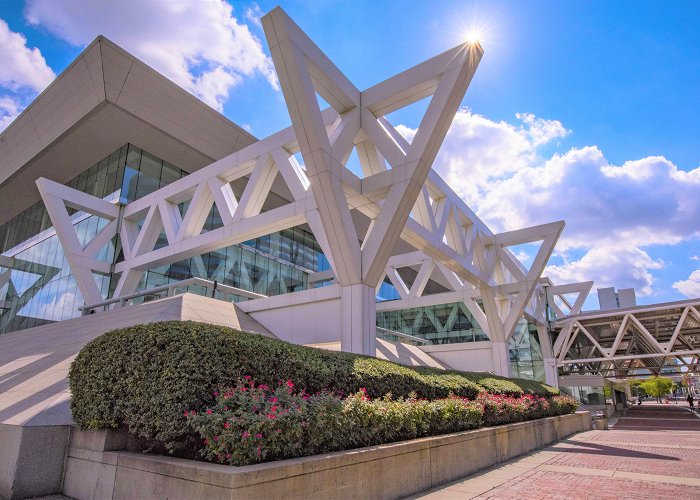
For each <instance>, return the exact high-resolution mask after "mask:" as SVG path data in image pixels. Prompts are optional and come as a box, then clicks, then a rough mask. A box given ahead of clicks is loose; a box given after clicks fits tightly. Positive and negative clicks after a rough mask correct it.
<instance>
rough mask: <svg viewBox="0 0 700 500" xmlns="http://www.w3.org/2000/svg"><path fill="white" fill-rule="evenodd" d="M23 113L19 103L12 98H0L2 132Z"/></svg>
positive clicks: (0, 127)
mask: <svg viewBox="0 0 700 500" xmlns="http://www.w3.org/2000/svg"><path fill="white" fill-rule="evenodd" d="M21 111H22V108H21V106H20V105H19V103H18V102H17V101H16V100H14V99H13V98H11V97H10V96H0V132H2V131H3V130H5V129H6V128H7V126H8V125H9V124H10V123H12V121H13V120H14V119H15V118H17V115H19V114H20V112H21Z"/></svg>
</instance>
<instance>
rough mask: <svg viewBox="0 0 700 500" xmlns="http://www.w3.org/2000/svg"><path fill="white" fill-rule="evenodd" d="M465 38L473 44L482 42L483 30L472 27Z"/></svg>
mask: <svg viewBox="0 0 700 500" xmlns="http://www.w3.org/2000/svg"><path fill="white" fill-rule="evenodd" d="M464 38H465V41H466V42H467V43H468V44H471V45H473V44H476V43H479V42H481V40H482V38H483V35H482V33H481V31H479V30H477V29H470V30H469V31H467V32H466V34H465V36H464Z"/></svg>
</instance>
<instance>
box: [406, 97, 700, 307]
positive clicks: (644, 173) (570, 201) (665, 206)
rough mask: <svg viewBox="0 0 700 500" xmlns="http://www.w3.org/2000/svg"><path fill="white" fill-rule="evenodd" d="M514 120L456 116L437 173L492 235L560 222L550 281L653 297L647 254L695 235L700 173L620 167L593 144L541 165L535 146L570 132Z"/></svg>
mask: <svg viewBox="0 0 700 500" xmlns="http://www.w3.org/2000/svg"><path fill="white" fill-rule="evenodd" d="M516 118H517V119H519V120H520V124H518V125H512V124H509V123H506V122H503V121H500V122H495V121H492V120H489V119H487V118H485V117H483V116H480V115H477V114H474V113H472V112H470V111H469V110H467V109H462V110H460V111H459V112H458V113H457V115H456V116H455V120H454V122H453V124H452V127H451V128H450V131H449V133H448V135H447V137H446V139H445V142H444V144H443V147H442V149H441V151H440V153H439V155H438V158H437V160H436V162H435V168H436V170H438V172H440V174H441V175H442V176H443V177H444V178H445V179H446V181H447V182H448V183H449V184H450V186H452V188H453V189H455V191H457V192H458V193H459V194H460V195H461V196H462V197H463V198H464V199H465V200H466V201H467V203H468V204H469V205H470V206H471V207H472V208H473V209H474V210H476V212H477V213H478V214H479V216H480V217H481V218H483V219H484V220H485V221H486V222H487V223H488V224H489V225H490V226H491V227H492V228H493V229H494V230H495V231H496V232H500V231H504V230H511V229H517V228H521V227H527V226H531V225H536V224H541V223H545V222H551V221H553V220H559V219H564V220H565V221H566V228H565V230H564V234H563V236H562V238H561V239H560V241H559V243H558V245H557V252H558V255H559V256H560V257H561V258H562V259H563V260H564V263H563V264H560V265H553V266H550V267H549V268H548V269H547V271H546V273H547V274H548V275H549V276H551V277H552V278H553V279H555V281H557V282H566V281H575V280H576V281H578V280H591V279H593V280H594V281H596V285H597V286H617V287H620V288H622V287H635V288H636V289H637V291H638V294H639V295H640V296H643V295H649V294H652V293H653V292H654V291H655V290H654V288H653V283H654V276H653V273H652V271H654V270H658V269H660V268H661V267H663V265H664V264H663V262H662V261H660V260H655V259H653V258H651V257H650V256H649V254H647V253H646V251H644V249H643V248H644V247H645V246H648V245H668V244H676V243H679V242H681V241H684V240H687V239H689V238H692V237H694V236H698V235H700V226H698V222H697V221H698V220H700V197H699V196H697V193H699V192H700V168H697V169H695V170H692V171H689V172H685V171H682V170H679V169H678V168H677V167H676V166H675V165H673V163H671V162H670V161H669V160H667V159H665V158H663V157H656V156H655V157H646V158H642V159H639V160H633V161H628V162H625V163H624V164H623V165H621V166H616V165H612V164H610V162H609V161H608V160H607V159H606V158H605V156H604V154H603V152H602V151H600V149H598V147H596V146H589V147H583V148H578V149H577V148H572V149H570V150H568V151H566V152H564V153H562V154H555V155H553V156H551V157H549V158H543V157H541V153H540V149H541V147H542V146H543V145H547V144H551V143H553V142H555V141H557V140H559V139H561V138H563V137H564V136H566V135H567V134H568V133H569V131H568V130H567V129H566V128H565V127H564V126H563V125H562V124H561V123H560V122H559V121H556V120H545V119H542V118H539V117H536V116H534V115H532V114H530V113H522V114H518V115H516ZM405 132H406V130H404V131H403V133H405ZM408 132H414V131H412V130H410V129H408ZM574 255H576V256H577V257H576V258H573V257H572V256H574Z"/></svg>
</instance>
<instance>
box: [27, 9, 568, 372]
mask: <svg viewBox="0 0 700 500" xmlns="http://www.w3.org/2000/svg"><path fill="white" fill-rule="evenodd" d="M263 26H264V29H265V35H266V37H267V40H268V44H269V46H270V51H271V54H272V59H273V61H274V63H275V67H276V69H277V72H278V76H279V80H280V85H281V88H282V91H283V94H284V98H285V101H286V103H287V107H288V109H289V113H290V116H291V119H292V126H291V127H290V128H287V129H284V130H282V131H280V132H278V133H276V134H273V135H271V136H269V137H267V138H265V139H262V140H260V141H258V142H257V143H254V144H252V145H250V146H248V147H246V148H243V149H241V150H239V151H237V152H235V153H233V154H231V155H229V156H227V157H225V158H223V159H221V160H219V161H216V162H214V163H212V164H211V165H209V166H207V167H204V168H202V169H201V170H198V171H196V172H194V173H192V174H190V175H188V176H186V177H185V178H183V179H180V180H178V181H175V182H173V183H172V184H170V185H168V186H165V187H163V188H161V189H159V190H158V191H156V192H154V193H152V194H150V195H147V196H145V197H143V198H141V199H138V200H136V201H134V202H133V203H130V204H129V205H127V206H126V207H124V208H123V209H122V213H121V214H120V209H119V208H118V207H117V206H116V205H114V204H113V203H110V202H108V201H105V200H101V199H98V198H94V197H92V196H89V195H87V194H84V193H81V192H78V191H76V190H73V189H70V188H68V187H65V186H62V185H59V184H57V183H55V182H52V181H50V180H47V179H43V178H42V179H39V180H38V181H37V185H38V187H39V190H40V192H41V196H42V199H43V200H44V203H45V205H46V208H47V210H48V212H49V215H50V217H51V220H52V222H53V224H54V227H55V228H56V232H57V234H58V236H59V239H60V241H61V244H62V245H63V248H64V251H65V253H66V256H67V258H68V262H69V263H70V266H71V268H72V270H73V273H74V275H75V277H76V280H77V282H78V286H79V287H80V290H81V292H82V294H83V297H84V298H85V301H86V302H87V303H95V302H100V301H101V300H103V297H102V296H101V295H100V291H99V290H98V288H97V286H96V284H95V281H94V279H93V276H92V273H93V272H98V273H99V272H108V271H109V269H108V268H109V265H108V264H105V263H104V262H99V261H97V260H95V255H97V253H98V251H99V250H100V248H102V247H103V246H104V245H105V244H107V243H108V242H109V241H110V240H111V239H112V238H113V237H114V236H115V235H117V234H118V235H119V237H120V238H121V243H122V247H123V249H124V257H125V258H124V261H123V262H119V263H118V264H116V267H115V269H114V271H116V272H117V273H121V275H120V279H119V282H118V284H117V287H116V290H115V292H114V295H115V296H121V295H125V294H128V293H131V292H133V291H134V290H135V289H136V287H137V286H138V283H139V280H140V278H141V275H142V273H143V272H144V271H146V270H148V269H150V268H154V267H156V266H160V265H163V264H168V263H173V262H176V261H179V260H181V259H185V258H189V257H194V256H198V255H201V254H202V253H205V252H209V251H214V250H217V249H220V248H223V247H227V246H230V245H233V244H237V243H241V242H243V241H246V240H250V239H253V238H256V237H260V236H264V235H266V234H270V233H273V232H277V231H280V230H283V229H286V228H291V227H294V226H299V225H301V224H305V223H306V224H308V225H309V227H310V229H311V231H312V232H313V234H314V236H315V237H316V239H317V240H318V242H319V244H320V246H321V248H322V249H323V252H324V254H325V255H326V256H327V257H328V259H329V261H330V264H331V267H332V270H333V274H334V282H335V284H334V285H331V287H335V288H334V290H335V292H333V291H332V290H327V291H324V293H325V294H332V293H337V295H338V296H339V297H340V299H341V302H342V304H343V306H342V311H343V319H342V324H343V326H342V328H343V331H342V334H341V341H342V347H343V349H344V350H348V351H354V352H364V353H374V337H375V310H376V309H375V308H376V307H377V306H376V304H375V289H376V288H377V287H378V286H379V285H380V284H381V283H382V281H383V280H384V278H385V276H388V278H389V279H390V280H391V282H392V283H393V284H394V285H395V287H396V289H397V290H398V292H399V294H400V295H401V300H398V301H393V302H392V303H390V304H389V303H383V304H380V305H379V306H378V307H379V308H380V309H387V308H404V307H413V306H417V305H427V304H429V303H446V302H454V301H457V300H459V301H463V302H464V303H465V305H466V306H467V307H468V309H469V311H470V312H472V314H473V315H474V316H475V317H476V319H477V320H478V321H479V323H480V324H481V325H482V326H483V327H484V329H485V331H486V332H487V334H488V335H489V337H490V338H491V339H492V341H494V342H506V341H507V340H508V338H509V335H511V333H512V331H513V328H514V326H515V324H516V323H517V321H518V319H519V318H520V317H521V316H522V315H523V312H524V311H525V309H526V308H528V307H529V310H530V311H531V314H532V315H534V316H537V317H538V318H539V319H540V320H543V318H544V302H545V300H546V299H545V295H544V288H543V285H545V284H546V283H545V282H542V280H541V273H542V271H543V269H544V267H545V265H546V263H547V260H548V259H549V257H550V255H551V253H552V250H553V249H554V246H555V244H556V242H557V240H558V238H559V236H560V234H561V231H562V230H563V227H564V223H563V221H559V222H553V223H549V224H543V225H540V226H535V227H531V228H527V229H520V230H515V231H509V232H506V233H501V234H494V233H493V232H492V231H490V230H489V229H488V228H487V227H486V225H485V224H484V223H483V222H482V221H481V220H480V219H479V218H478V217H477V216H476V214H475V213H474V212H473V211H472V210H471V209H470V208H469V207H468V206H467V205H466V204H465V203H464V201H463V200H462V199H461V198H460V197H459V196H458V195H457V194H456V193H455V192H454V191H452V189H451V188H450V187H449V186H448V185H447V183H446V182H445V181H444V180H443V179H442V178H441V177H440V176H439V175H438V174H437V173H436V172H435V171H434V170H432V169H431V167H432V165H433V162H434V160H435V157H436V155H437V152H438V150H439V148H440V146H441V144H442V141H443V139H444V137H445V134H446V133H447V130H448V128H449V126H450V124H451V122H452V120H453V118H454V115H455V113H456V111H457V109H458V107H459V105H460V103H461V101H462V98H463V96H464V94H465V92H466V90H467V87H468V85H469V83H470V81H471V79H472V77H473V75H474V72H475V71H476V68H477V66H478V64H479V61H480V59H481V56H482V54H483V50H482V48H481V46H480V45H479V44H478V43H471V44H470V43H467V44H462V45H459V46H457V47H455V48H453V49H451V50H448V51H446V52H444V53H442V54H440V55H438V56H436V57H433V58H432V59H429V60H427V61H425V62H423V63H421V64H419V65H417V66H415V67H413V68H411V69H409V70H407V71H405V72H403V73H400V74H398V75H396V76H394V77H392V78H389V79H388V80H385V81H383V82H381V83H379V84H377V85H375V86H373V87H370V88H369V89H366V90H364V91H359V90H358V89H357V88H356V87H355V86H354V85H353V84H352V83H351V82H350V80H349V79H348V78H347V77H345V75H343V74H342V73H341V72H340V70H339V69H338V68H337V67H336V66H335V65H334V64H333V63H332V62H331V61H330V60H329V59H328V58H327V57H326V56H325V54H323V52H322V51H321V50H320V49H319V48H318V47H317V46H316V45H315V44H314V43H313V42H312V41H311V40H310V39H309V38H308V37H307V36H306V35H305V34H304V33H303V32H302V31H301V30H300V29H299V27H298V26H297V25H296V24H294V23H293V22H292V20H291V19H290V18H289V17H288V16H287V15H286V14H285V13H284V11H282V10H281V9H280V8H276V9H274V10H273V11H272V12H270V13H269V14H267V15H266V16H264V17H263ZM317 95H319V96H321V97H322V98H323V100H325V101H326V102H327V103H328V104H329V105H330V107H329V108H327V109H325V110H323V111H321V109H320V106H319V100H318V99H317ZM426 97H431V100H430V104H429V106H428V108H427V111H426V112H425V115H424V117H423V119H422V121H421V122H420V126H419V127H418V129H417V131H416V134H415V136H414V138H413V140H412V141H411V142H409V141H407V140H406V139H405V138H404V137H403V136H402V135H401V134H400V133H399V132H398V131H397V129H396V128H395V127H394V126H393V125H392V124H391V123H390V122H389V120H388V119H387V118H386V115H388V114H390V113H392V112H394V111H396V110H398V109H401V108H404V107H406V106H409V105H411V104H413V103H415V102H417V101H420V100H422V99H424V98H426ZM353 148H355V149H356V151H357V154H358V158H359V161H360V164H361V168H362V176H358V175H355V174H354V173H353V172H352V171H351V170H350V169H348V168H347V162H348V158H349V157H350V154H351V152H352V150H353ZM298 152H300V153H301V156H302V157H303V161H304V164H303V165H301V164H300V163H299V162H298V161H297V159H296V157H295V156H294V154H295V153H298ZM465 174H467V175H468V172H467V173H465ZM276 178H279V179H281V181H282V183H283V184H284V185H285V186H286V188H287V189H288V190H289V193H291V199H289V200H288V202H287V203H286V204H279V203H278V205H279V206H275V207H274V208H270V209H267V210H263V208H264V206H265V203H266V201H267V200H268V196H269V195H270V192H271V189H272V186H273V182H275V179H276ZM241 179H247V184H246V186H245V189H244V191H243V193H242V195H241V196H240V197H236V195H235V194H234V190H233V188H232V186H231V183H232V182H234V181H238V180H241ZM277 182H279V181H277ZM185 202H187V204H188V206H187V210H186V212H184V213H183V214H181V207H182V204H183V203H185ZM212 206H216V208H217V210H218V212H219V214H220V215H221V219H222V221H223V226H222V227H220V228H218V229H214V230H212V231H209V232H204V233H203V232H202V229H203V226H204V224H205V221H206V218H207V215H208V214H209V212H210V210H211V208H212ZM66 207H72V208H74V209H77V210H81V211H84V212H86V213H90V214H94V215H97V216H99V217H102V218H104V219H106V220H107V221H108V224H107V225H106V226H105V227H104V229H103V230H102V231H101V232H100V233H99V234H98V235H97V236H96V237H95V238H94V239H93V240H91V241H89V242H87V243H86V244H83V245H81V244H80V242H79V241H78V238H77V235H76V233H75V230H74V229H73V226H72V225H71V224H70V218H69V214H68V211H67V209H66ZM353 213H354V214H356V216H357V214H361V216H362V217H364V218H365V219H368V220H369V229H368V230H367V231H366V232H365V233H364V234H358V230H357V228H356V225H355V224H354V223H353V216H352V214H353ZM162 232H164V233H165V235H166V237H167V243H168V244H167V246H165V247H163V248H157V249H156V248H155V244H156V242H157V240H158V238H159V235H160V234H161V233H162ZM399 240H402V241H403V242H404V243H407V244H408V245H410V247H412V248H414V249H415V250H414V251H411V252H409V253H403V254H400V255H394V254H393V252H394V249H395V248H396V246H397V242H398V241H399ZM536 242H541V243H540V247H539V250H538V252H537V254H536V255H535V257H534V260H533V263H532V265H531V266H530V267H529V269H527V268H526V267H524V266H523V265H522V264H521V263H520V262H519V261H518V260H517V259H516V258H515V256H514V254H513V253H512V252H511V251H509V247H512V246H516V245H521V244H527V243H536ZM403 266H414V267H416V269H418V276H417V279H416V280H415V281H414V282H413V284H412V286H411V287H410V288H409V287H407V286H406V284H405V283H404V282H403V281H402V280H401V278H400V276H399V274H398V273H397V269H399V268H400V267H403ZM430 279H440V280H441V282H443V283H446V284H447V285H448V289H449V290H450V291H449V292H446V293H444V294H438V295H424V293H423V292H424V289H425V286H426V283H428V281H429V280H430ZM536 291H537V293H535V292H536ZM299 293H303V292H299ZM477 298H480V299H481V301H482V303H483V309H482V308H481V307H479V305H478V304H477V303H476V299H477ZM436 301H440V302H436ZM255 302H256V301H249V302H246V308H247V309H248V310H253V309H254V308H255V304H254V303H255ZM579 306H580V304H579ZM504 356H505V354H504ZM502 361H503V363H506V364H507V359H504V360H502Z"/></svg>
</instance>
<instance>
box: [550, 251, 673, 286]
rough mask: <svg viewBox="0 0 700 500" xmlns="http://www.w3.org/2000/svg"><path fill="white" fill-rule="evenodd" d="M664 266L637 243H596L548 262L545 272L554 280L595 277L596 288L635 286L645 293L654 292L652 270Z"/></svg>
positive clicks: (563, 280) (564, 281)
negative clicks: (577, 256) (576, 254)
mask: <svg viewBox="0 0 700 500" xmlns="http://www.w3.org/2000/svg"><path fill="white" fill-rule="evenodd" d="M663 266H664V263H663V261H661V260H654V259H652V258H651V257H650V256H649V254H647V253H646V252H645V251H644V250H641V249H640V248H637V247H635V246H626V245H617V246H615V245H612V246H609V245H594V246H592V247H590V249H589V250H588V251H587V252H586V253H585V254H584V255H583V256H582V257H581V258H580V259H578V260H574V261H570V262H565V263H564V264H562V265H551V266H548V267H547V268H546V269H545V272H544V274H545V275H546V276H549V277H550V278H552V280H554V282H555V283H566V282H575V281H591V280H592V281H594V282H595V286H596V287H597V288H605V287H609V286H614V287H617V288H634V289H635V290H636V291H637V293H638V294H639V295H640V296H644V295H651V294H652V293H653V288H652V286H653V283H654V277H653V275H652V274H651V272H650V270H654V269H661V268H662V267H663Z"/></svg>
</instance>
